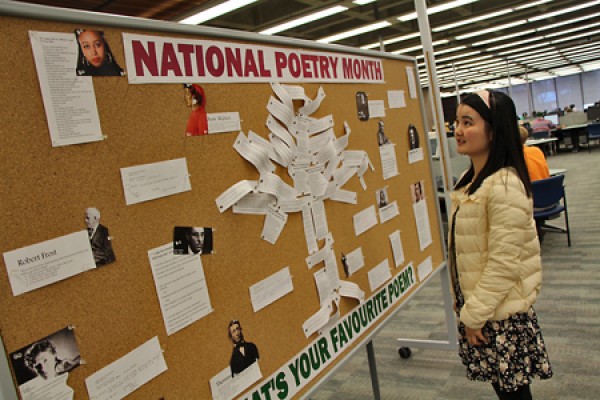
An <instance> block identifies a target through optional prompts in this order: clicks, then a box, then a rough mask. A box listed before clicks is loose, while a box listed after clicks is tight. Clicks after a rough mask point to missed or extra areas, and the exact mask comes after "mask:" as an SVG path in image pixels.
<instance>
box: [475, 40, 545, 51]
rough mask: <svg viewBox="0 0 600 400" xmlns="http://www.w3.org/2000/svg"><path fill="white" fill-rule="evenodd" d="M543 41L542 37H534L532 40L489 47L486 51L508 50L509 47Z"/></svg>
mask: <svg viewBox="0 0 600 400" xmlns="http://www.w3.org/2000/svg"><path fill="white" fill-rule="evenodd" d="M542 39H544V37H543V36H542V37H534V38H531V39H523V40H517V41H516V42H511V43H505V44H501V45H499V46H494V47H489V48H487V49H486V50H487V51H494V50H500V49H506V48H507V47H514V46H518V45H521V44H525V43H531V42H535V41H536V40H542Z"/></svg>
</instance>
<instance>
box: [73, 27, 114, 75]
mask: <svg viewBox="0 0 600 400" xmlns="http://www.w3.org/2000/svg"><path fill="white" fill-rule="evenodd" d="M75 36H76V38H77V45H78V46H77V47H78V49H79V54H78V56H77V68H76V73H77V75H78V76H123V75H125V72H123V68H121V67H120V66H119V64H118V63H117V60H116V59H115V56H114V55H113V53H112V51H111V50H110V46H109V45H108V42H107V41H106V38H105V37H104V32H102V31H93V30H87V29H75Z"/></svg>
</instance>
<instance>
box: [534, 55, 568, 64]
mask: <svg viewBox="0 0 600 400" xmlns="http://www.w3.org/2000/svg"><path fill="white" fill-rule="evenodd" d="M559 61H560V62H565V59H564V58H563V57H562V56H558V57H552V58H547V59H545V60H532V61H528V62H526V63H525V64H527V65H540V64H549V63H553V62H559Z"/></svg>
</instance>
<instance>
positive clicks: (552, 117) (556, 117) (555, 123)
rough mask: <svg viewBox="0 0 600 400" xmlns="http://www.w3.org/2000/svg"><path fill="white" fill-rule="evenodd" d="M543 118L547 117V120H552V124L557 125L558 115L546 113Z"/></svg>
mask: <svg viewBox="0 0 600 400" xmlns="http://www.w3.org/2000/svg"><path fill="white" fill-rule="evenodd" d="M544 118H545V119H547V120H548V121H552V123H553V124H554V125H558V115H556V114H554V115H546V116H545V117H544Z"/></svg>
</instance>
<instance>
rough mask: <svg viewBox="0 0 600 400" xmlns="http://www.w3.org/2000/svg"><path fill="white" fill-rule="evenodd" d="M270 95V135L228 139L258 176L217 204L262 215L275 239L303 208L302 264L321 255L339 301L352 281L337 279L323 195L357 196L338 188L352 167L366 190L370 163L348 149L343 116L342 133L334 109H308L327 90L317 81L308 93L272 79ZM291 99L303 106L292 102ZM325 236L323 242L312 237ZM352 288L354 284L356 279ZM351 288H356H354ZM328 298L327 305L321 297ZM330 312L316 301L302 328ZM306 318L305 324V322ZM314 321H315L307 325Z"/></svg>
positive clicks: (350, 199) (308, 330)
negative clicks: (312, 94)
mask: <svg viewBox="0 0 600 400" xmlns="http://www.w3.org/2000/svg"><path fill="white" fill-rule="evenodd" d="M271 87H272V89H273V92H274V94H275V96H271V98H270V99H269V102H268V103H267V110H268V111H269V116H268V118H267V121H266V126H267V128H268V129H269V135H268V137H269V140H266V139H264V138H263V137H261V136H259V135H257V134H256V133H254V132H252V131H249V132H248V135H247V136H246V135H245V134H244V132H240V134H239V135H238V137H237V138H236V140H235V143H234V145H233V147H234V148H235V149H236V150H237V152H238V153H239V154H240V155H241V156H242V157H243V158H245V159H246V160H247V161H248V162H250V163H251V164H252V165H254V166H255V167H256V169H257V170H258V171H259V173H260V178H259V180H258V181H250V180H242V181H240V182H238V183H236V184H235V185H233V186H231V187H230V188H229V189H227V190H226V191H225V192H223V193H222V194H221V195H220V196H219V197H218V198H217V199H216V203H217V207H218V208H219V211H220V212H224V211H226V210H227V209H229V208H230V207H233V212H234V213H240V214H258V215H265V221H264V226H263V231H262V234H261V237H262V238H263V239H264V240H266V241H268V242H269V243H272V244H275V243H276V241H277V239H278V238H279V235H280V234H281V231H282V230H283V228H284V227H285V225H286V223H287V219H288V214H289V213H293V212H301V213H302V220H303V225H304V236H305V238H306V245H307V249H308V254H309V256H308V257H307V260H306V262H307V265H308V266H309V268H312V267H313V266H314V265H316V264H319V263H321V262H324V263H325V269H326V275H327V277H328V279H329V280H330V284H331V286H332V288H333V291H334V293H330V296H331V298H330V299H327V300H331V301H336V302H337V301H338V299H339V297H338V298H335V296H339V294H340V289H347V286H348V285H352V284H351V283H350V282H345V283H344V285H342V284H341V281H340V279H339V273H338V268H337V261H336V259H335V255H334V252H333V237H332V235H331V233H330V232H329V227H328V223H327V216H326V215H325V207H324V202H325V201H328V200H329V201H337V202H342V203H350V204H356V193H355V192H352V191H348V190H344V189H343V186H344V185H345V184H346V183H347V182H348V181H349V180H350V179H351V178H352V177H353V176H354V175H357V176H358V178H359V180H360V182H361V185H362V187H363V189H364V190H366V183H365V181H364V174H365V172H366V171H367V169H368V167H369V166H370V167H371V169H373V166H372V164H371V162H370V160H369V156H368V155H367V153H366V152H365V151H363V150H346V148H347V147H348V139H349V137H350V127H349V126H348V124H347V123H346V122H344V134H343V135H342V136H340V137H336V135H335V133H334V130H333V128H334V121H333V116H332V115H327V116H325V117H322V118H314V117H311V115H313V114H314V113H315V112H316V111H317V110H318V109H319V107H320V105H321V102H322V101H323V100H324V99H325V91H324V90H323V88H322V87H321V88H319V90H318V92H317V95H316V97H315V98H314V99H310V98H309V97H307V96H306V94H305V93H304V88H302V87H301V86H290V85H282V84H279V83H272V84H271ZM294 101H296V102H298V101H300V102H301V103H302V106H301V107H299V108H298V109H297V110H295V109H294ZM273 163H277V164H279V165H280V166H282V167H283V168H287V173H288V175H289V176H290V177H291V178H292V180H293V186H292V185H289V184H287V183H286V182H285V181H284V180H283V179H281V177H280V176H278V175H276V174H275V171H276V168H275V164H273ZM323 239H325V244H324V246H323V248H321V249H319V246H318V241H319V240H323ZM356 288H358V287H356ZM356 288H355V289H356ZM341 292H343V293H342V294H349V295H350V293H353V295H352V297H357V298H359V299H361V297H364V294H361V293H362V291H360V289H358V291H356V290H354V291H352V290H341ZM323 300H324V299H321V304H322V305H324V306H323V307H324V308H329V310H330V311H331V301H323ZM327 304H328V305H327ZM324 315H326V316H327V318H326V320H325V322H324V323H326V322H327V320H328V319H329V315H330V312H329V313H327V312H325V310H324V309H323V308H322V309H321V310H320V311H319V312H318V313H317V314H315V315H314V316H313V317H314V319H317V320H312V321H311V319H313V317H311V319H309V320H307V322H306V323H305V325H306V326H305V327H303V328H304V331H305V334H307V336H309V335H310V334H312V333H313V332H314V331H315V329H319V328H320V327H322V326H323V325H324V323H323V325H321V322H322V320H323V319H324V318H325V317H324ZM308 325H310V326H308ZM314 327H316V328H315V329H313V328H314Z"/></svg>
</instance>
